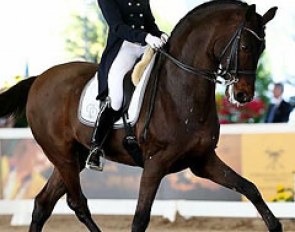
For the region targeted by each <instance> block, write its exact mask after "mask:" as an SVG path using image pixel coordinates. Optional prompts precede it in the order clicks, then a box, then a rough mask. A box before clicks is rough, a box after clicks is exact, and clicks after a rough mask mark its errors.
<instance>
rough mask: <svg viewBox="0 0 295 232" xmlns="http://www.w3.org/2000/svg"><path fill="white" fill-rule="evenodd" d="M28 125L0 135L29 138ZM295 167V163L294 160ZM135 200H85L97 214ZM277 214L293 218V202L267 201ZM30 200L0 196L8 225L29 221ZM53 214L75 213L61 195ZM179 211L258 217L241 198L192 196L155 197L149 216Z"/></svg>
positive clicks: (225, 129) (281, 128)
mask: <svg viewBox="0 0 295 232" xmlns="http://www.w3.org/2000/svg"><path fill="white" fill-rule="evenodd" d="M265 133H280V134H285V133H291V134H295V125H293V124H268V125H265V124H252V125H248V124H247V125H246V124H245V125H244V124H243V125H242V124H241V125H222V126H221V134H265ZM30 138H32V133H31V131H30V129H0V140H2V139H30ZM294 170H295V164H294ZM136 203H137V201H136V200H124V199H123V200H118V199H90V200H89V201H88V204H89V207H90V210H91V213H92V214H99V215H133V214H134V212H135V207H136ZM267 204H268V206H269V207H270V209H271V210H272V211H273V213H274V214H275V215H276V216H277V217H278V218H295V203H293V202H288V203H287V202H274V203H267ZM32 210H33V200H0V215H12V220H11V225H15V226H18V225H28V224H29V223H30V221H31V213H32ZM53 214H55V215H74V212H73V211H71V210H70V209H69V207H68V206H67V203H66V200H65V199H64V198H63V199H61V200H59V202H58V203H57V205H56V207H55V209H54V211H53ZM177 214H179V215H181V216H183V217H184V218H190V217H230V218H256V217H260V216H259V214H258V212H257V211H256V209H255V207H254V206H253V205H252V204H251V203H249V202H241V201H199V200H198V201H191V200H155V202H154V205H153V208H152V216H163V217H165V218H167V219H169V220H170V221H174V220H175V217H176V215H177Z"/></svg>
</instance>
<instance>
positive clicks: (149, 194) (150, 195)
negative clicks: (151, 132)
mask: <svg viewBox="0 0 295 232" xmlns="http://www.w3.org/2000/svg"><path fill="white" fill-rule="evenodd" d="M158 166H159V164H156V163H153V162H152V161H150V160H149V161H147V162H146V164H145V168H144V170H143V173H142V176H141V181H140V189H139V197H138V201H137V207H136V212H135V215H134V218H133V223H132V232H143V231H145V230H146V228H147V226H148V224H149V222H150V215H151V208H152V204H153V202H154V199H155V195H156V193H157V190H158V187H159V184H160V183H161V180H162V178H163V176H164V175H163V174H162V173H161V172H160V168H159V167H158Z"/></svg>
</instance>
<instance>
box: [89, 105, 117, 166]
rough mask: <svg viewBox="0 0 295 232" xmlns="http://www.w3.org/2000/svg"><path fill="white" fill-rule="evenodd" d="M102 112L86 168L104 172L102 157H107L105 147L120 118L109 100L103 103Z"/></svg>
mask: <svg viewBox="0 0 295 232" xmlns="http://www.w3.org/2000/svg"><path fill="white" fill-rule="evenodd" d="M102 104H103V106H102V107H101V112H100V113H99V114H98V117H97V120H96V123H95V127H94V130H93V134H92V139H91V145H90V153H89V155H88V158H87V160H86V168H90V169H94V170H97V171H102V170H103V165H104V163H103V162H102V161H101V159H100V158H101V157H104V156H105V153H104V150H103V145H104V142H105V141H106V140H107V138H108V135H109V134H110V132H111V130H112V126H113V124H114V122H115V119H117V118H118V112H117V111H115V110H113V109H112V108H111V107H110V102H109V100H106V101H105V102H103V103H102Z"/></svg>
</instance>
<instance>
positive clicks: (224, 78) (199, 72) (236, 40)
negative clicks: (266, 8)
mask: <svg viewBox="0 0 295 232" xmlns="http://www.w3.org/2000/svg"><path fill="white" fill-rule="evenodd" d="M243 31H248V32H249V33H251V34H252V35H253V36H254V37H255V38H256V39H258V40H259V41H261V42H262V43H264V42H265V39H264V38H263V37H260V36H259V35H258V34H257V33H256V32H255V31H253V30H251V29H250V28H248V27H246V26H245V23H244V22H243V23H241V24H240V25H239V27H238V28H237V30H236V31H235V33H234V35H233V36H232V37H231V39H230V41H229V42H228V43H227V45H226V46H225V48H224V49H223V51H222V52H221V54H220V56H219V66H218V68H217V70H216V71H212V70H209V69H199V68H195V67H193V66H190V65H187V64H184V63H183V62H181V61H180V60H178V59H177V58H175V57H173V56H172V55H171V54H169V53H168V52H166V51H164V50H163V49H159V50H158V52H160V53H161V54H163V55H164V56H165V57H167V58H168V59H169V60H171V61H172V62H173V63H174V64H175V65H176V66H177V67H179V68H181V69H182V70H184V71H186V72H189V73H191V74H193V75H195V76H198V77H202V78H204V79H207V80H209V81H212V82H213V83H217V84H223V85H226V86H229V85H232V84H234V83H237V82H238V81H239V79H238V75H240V74H242V75H255V74H256V70H254V71H253V70H239V68H238V67H239V47H240V41H241V34H242V32H243ZM229 50H230V51H229ZM228 51H229V53H228ZM227 53H228V56H227V57H225V55H226V54H227ZM224 60H225V66H223V65H222V61H224ZM233 64H234V68H233V69H231V67H232V66H233Z"/></svg>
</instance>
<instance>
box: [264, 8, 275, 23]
mask: <svg viewBox="0 0 295 232" xmlns="http://www.w3.org/2000/svg"><path fill="white" fill-rule="evenodd" d="M277 9H278V8H277V7H273V8H271V9H269V10H268V11H267V12H266V13H265V14H264V15H263V16H262V22H263V25H265V24H267V23H268V22H269V21H270V20H272V19H273V18H274V17H275V15H276V12H277Z"/></svg>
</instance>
